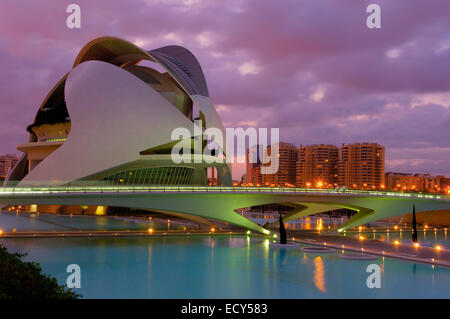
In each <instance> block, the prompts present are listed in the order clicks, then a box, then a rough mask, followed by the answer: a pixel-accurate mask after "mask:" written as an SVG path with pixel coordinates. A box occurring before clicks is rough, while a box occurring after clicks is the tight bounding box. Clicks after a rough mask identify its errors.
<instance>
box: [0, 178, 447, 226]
mask: <svg viewBox="0 0 450 319" xmlns="http://www.w3.org/2000/svg"><path fill="white" fill-rule="evenodd" d="M0 203H1V204H4V205H20V204H22V205H27V204H28V205H29V204H40V205H93V206H94V205H102V206H118V207H132V208H136V209H149V210H154V211H160V212H167V213H173V214H183V215H192V216H197V217H200V218H207V219H212V220H218V221H223V222H229V223H231V224H235V225H238V226H241V227H244V228H247V229H251V230H255V231H258V232H261V233H266V234H267V233H268V231H267V230H266V229H264V228H262V227H261V226H259V225H257V224H255V223H253V222H252V221H250V220H248V219H247V218H245V217H243V216H241V215H240V214H238V213H236V212H235V211H236V209H239V208H244V207H249V206H257V205H263V204H270V203H283V204H287V205H291V206H293V207H294V209H293V210H292V211H291V212H290V213H289V214H288V215H287V216H286V218H285V220H286V221H288V220H293V219H296V218H300V217H303V216H308V215H312V214H317V213H321V212H325V211H330V210H335V209H340V208H347V209H352V210H355V211H357V212H358V213H357V214H356V215H355V216H353V217H352V218H351V219H349V220H348V221H347V222H346V223H345V224H344V225H343V226H342V228H341V229H340V230H344V229H347V228H351V227H354V226H358V225H361V224H366V223H369V222H372V221H375V220H380V219H385V218H388V217H393V216H398V215H403V214H407V213H410V212H411V211H412V207H413V205H415V206H416V212H430V211H435V210H449V209H450V198H448V197H445V196H423V195H412V194H411V195H405V194H398V195H392V193H391V194H390V195H389V194H387V193H381V192H378V193H377V192H373V193H356V192H353V193H348V192H346V193H344V192H343V193H339V192H325V191H319V190H318V191H311V190H309V191H304V190H303V191H301V190H298V191H293V190H288V191H286V190H282V189H258V190H256V191H255V188H244V187H236V188H234V187H222V188H221V187H150V188H148V187H147V188H144V187H141V188H136V187H135V188H120V189H118V188H112V187H110V188H108V187H101V188H99V187H88V188H53V189H52V188H45V189H44V188H41V189H38V188H34V189H22V190H20V188H16V189H15V190H14V189H8V188H3V189H0ZM180 216H181V215H180Z"/></svg>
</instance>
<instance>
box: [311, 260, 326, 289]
mask: <svg viewBox="0 0 450 319" xmlns="http://www.w3.org/2000/svg"><path fill="white" fill-rule="evenodd" d="M314 285H315V286H316V288H317V289H319V290H320V291H321V292H327V287H326V285H325V265H324V263H323V259H322V257H320V256H317V257H316V258H314Z"/></svg>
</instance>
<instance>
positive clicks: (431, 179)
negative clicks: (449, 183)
mask: <svg viewBox="0 0 450 319" xmlns="http://www.w3.org/2000/svg"><path fill="white" fill-rule="evenodd" d="M385 179H386V188H387V189H389V190H394V191H408V192H410V191H413V192H426V193H438V192H441V191H443V190H445V184H443V185H441V184H442V181H445V177H444V179H442V176H437V177H436V176H432V175H430V174H407V173H395V172H388V173H386V178H385Z"/></svg>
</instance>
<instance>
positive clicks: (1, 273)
mask: <svg viewBox="0 0 450 319" xmlns="http://www.w3.org/2000/svg"><path fill="white" fill-rule="evenodd" d="M24 256H25V255H24V254H19V253H14V254H11V253H9V252H8V250H7V249H6V247H4V246H3V245H0V299H75V298H78V297H80V295H78V294H77V293H75V292H73V291H72V290H71V289H68V288H67V287H65V286H63V285H59V284H58V282H57V280H56V278H54V277H51V276H48V275H46V274H43V273H42V268H41V266H40V265H39V263H36V262H26V261H22V258H23V257H24Z"/></svg>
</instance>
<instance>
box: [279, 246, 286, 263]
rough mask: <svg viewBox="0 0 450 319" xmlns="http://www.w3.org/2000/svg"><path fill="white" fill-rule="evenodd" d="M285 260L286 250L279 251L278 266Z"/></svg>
mask: <svg viewBox="0 0 450 319" xmlns="http://www.w3.org/2000/svg"><path fill="white" fill-rule="evenodd" d="M285 259H286V249H284V248H281V249H280V265H282V264H284V260H285Z"/></svg>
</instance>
